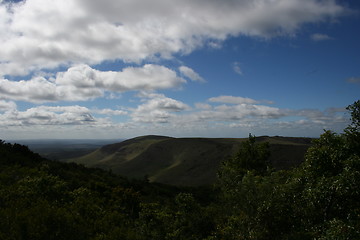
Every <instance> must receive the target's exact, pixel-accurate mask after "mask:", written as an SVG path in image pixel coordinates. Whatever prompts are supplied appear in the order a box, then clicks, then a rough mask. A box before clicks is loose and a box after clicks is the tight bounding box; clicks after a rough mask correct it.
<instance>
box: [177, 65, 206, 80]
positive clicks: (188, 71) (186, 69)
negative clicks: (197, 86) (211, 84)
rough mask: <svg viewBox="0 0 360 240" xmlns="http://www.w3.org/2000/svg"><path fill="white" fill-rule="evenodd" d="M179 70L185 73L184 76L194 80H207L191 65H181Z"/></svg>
mask: <svg viewBox="0 0 360 240" xmlns="http://www.w3.org/2000/svg"><path fill="white" fill-rule="evenodd" d="M179 70H180V72H181V73H182V74H184V76H186V77H187V78H189V79H190V80H192V81H198V82H205V80H204V79H203V78H202V77H201V76H200V75H199V74H198V73H197V72H195V71H194V70H192V69H191V68H189V67H186V66H181V67H179Z"/></svg>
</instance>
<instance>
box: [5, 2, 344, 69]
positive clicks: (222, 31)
mask: <svg viewBox="0 0 360 240" xmlns="http://www.w3.org/2000/svg"><path fill="white" fill-rule="evenodd" d="M347 11H348V10H347V9H345V8H344V7H343V6H340V5H338V4H337V3H336V2H335V1H333V0H322V1H318V0H305V1H299V0H286V1H285V0H271V1H270V0H257V1H253V0H241V1H232V0H225V1H216V0H210V1H209V0H199V1H192V0H180V1H169V0H154V1H151V2H150V1H142V0H132V1H127V0H121V1H112V0H103V1H97V0H53V1H47V0H27V1H21V2H19V3H8V2H2V3H0V44H1V46H2V47H1V49H0V75H5V74H8V75H24V74H27V73H29V72H31V71H36V70H41V69H52V68H56V67H58V66H63V65H69V64H77V63H84V64H88V65H92V64H96V63H101V62H103V61H105V60H115V59H121V60H123V61H125V62H138V63H139V62H141V61H143V60H146V59H152V58H171V57H172V56H173V54H188V53H190V52H192V51H193V50H194V49H197V48H200V47H203V46H204V44H205V43H206V42H208V40H209V39H210V40H212V41H211V42H213V43H214V42H216V41H222V40H224V39H226V38H227V37H229V36H238V35H245V36H251V37H261V38H271V37H276V36H279V35H291V34H293V33H294V32H296V30H297V29H298V28H299V27H300V26H301V25H302V24H305V23H316V22H319V21H323V20H325V19H327V18H336V17H339V16H341V15H343V14H345V13H346V12H347ZM44 19H46V21H44ZM54 26H56V27H54Z"/></svg>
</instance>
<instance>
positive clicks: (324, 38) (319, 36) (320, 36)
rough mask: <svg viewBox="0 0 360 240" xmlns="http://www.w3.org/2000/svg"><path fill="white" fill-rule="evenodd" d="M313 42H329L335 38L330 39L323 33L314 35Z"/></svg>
mask: <svg viewBox="0 0 360 240" xmlns="http://www.w3.org/2000/svg"><path fill="white" fill-rule="evenodd" d="M310 38H311V40H313V41H315V42H321V41H329V40H333V39H334V38H332V37H330V36H329V35H327V34H322V33H314V34H312V35H311V36H310Z"/></svg>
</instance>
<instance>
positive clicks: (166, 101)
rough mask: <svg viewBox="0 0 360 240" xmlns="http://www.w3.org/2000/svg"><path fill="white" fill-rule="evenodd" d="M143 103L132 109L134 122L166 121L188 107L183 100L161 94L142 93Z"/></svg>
mask: <svg viewBox="0 0 360 240" xmlns="http://www.w3.org/2000/svg"><path fill="white" fill-rule="evenodd" d="M142 97H146V98H148V99H143V101H145V103H143V104H141V105H139V106H138V107H137V108H136V109H133V112H132V114H131V116H132V118H133V120H134V121H135V122H147V123H168V122H170V121H171V120H173V119H174V118H176V114H175V113H178V112H182V111H185V110H189V109H190V107H189V106H188V105H186V104H185V103H183V102H180V101H177V100H175V99H172V98H168V97H165V96H164V95H162V94H149V95H146V94H143V95H142Z"/></svg>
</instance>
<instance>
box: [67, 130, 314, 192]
mask: <svg viewBox="0 0 360 240" xmlns="http://www.w3.org/2000/svg"><path fill="white" fill-rule="evenodd" d="M246 140H247V138H173V137H166V136H156V135H148V136H141V137H136V138H132V139H128V140H125V141H123V142H119V143H114V144H109V145H105V146H103V147H101V148H99V149H97V150H96V151H94V152H92V153H90V154H87V155H85V156H82V157H78V158H74V159H71V160H70V161H73V162H76V163H81V164H84V165H85V166H89V167H99V168H103V169H107V170H110V169H111V170H112V171H113V172H114V173H118V174H121V175H125V176H128V177H131V178H144V177H147V178H148V179H149V180H150V181H152V182H160V183H166V184H173V185H187V186H198V185H206V184H212V183H214V182H215V181H216V173H217V171H218V168H219V165H220V163H221V162H222V161H223V160H225V159H227V158H229V157H231V156H233V155H234V154H235V153H236V152H237V151H238V149H239V147H240V144H241V142H243V141H246ZM311 140H312V139H311V138H293V137H280V136H275V137H268V136H261V137H257V138H256V141H259V142H269V143H270V151H271V157H270V161H271V163H272V165H273V166H274V167H275V168H276V169H288V168H291V167H294V166H297V165H298V164H300V163H301V162H302V161H303V159H304V154H305V152H306V150H307V149H308V147H309V146H310V145H311Z"/></svg>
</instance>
